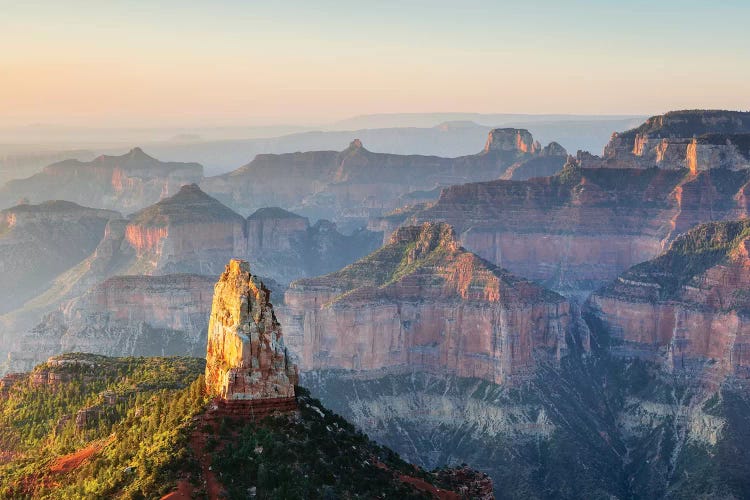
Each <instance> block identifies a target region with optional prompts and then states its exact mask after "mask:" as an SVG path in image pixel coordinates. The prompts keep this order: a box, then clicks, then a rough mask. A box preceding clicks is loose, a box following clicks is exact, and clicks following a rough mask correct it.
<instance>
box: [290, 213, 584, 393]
mask: <svg viewBox="0 0 750 500" xmlns="http://www.w3.org/2000/svg"><path fill="white" fill-rule="evenodd" d="M283 312H284V314H283V318H284V327H285V331H286V332H287V339H288V342H289V345H290V346H291V347H292V348H293V349H294V350H295V351H296V352H297V354H298V355H299V358H300V365H301V366H302V367H303V369H316V368H327V369H332V368H342V369H347V370H367V371H376V370H395V371H399V370H404V369H407V370H410V369H424V370H428V371H429V370H432V371H436V372H445V373H454V374H458V375H460V376H466V377H477V378H482V379H485V380H490V381H493V382H496V383H504V382H506V381H507V380H510V379H513V378H519V379H520V378H523V377H524V375H528V374H529V373H530V372H531V371H532V370H533V369H534V367H535V366H536V362H537V361H538V360H540V359H541V360H545V361H547V362H551V363H553V364H554V363H557V362H558V361H559V359H560V357H561V356H562V353H563V352H564V351H565V349H566V344H565V335H566V333H567V332H569V328H570V324H571V318H570V309H569V305H568V303H567V301H565V299H563V298H562V297H561V296H559V295H557V294H555V293H552V292H549V291H547V290H545V289H543V288H541V287H539V286H537V285H534V284H532V283H531V282H529V281H526V280H523V279H520V278H516V277H515V276H512V275H510V274H509V273H507V272H505V271H503V270H501V269H498V268H496V267H495V266H492V265H491V264H489V263H488V262H486V261H483V260H482V259H480V258H478V257H477V256H475V255H473V254H471V253H469V252H467V251H466V250H464V249H463V248H461V247H460V246H459V245H458V242H457V241H456V239H455V236H454V234H453V230H452V228H451V227H450V226H448V225H446V224H424V225H422V226H414V227H405V228H401V229H399V230H398V231H397V232H396V233H395V234H394V235H393V237H392V238H391V242H390V243H389V244H388V245H386V246H385V247H383V248H381V249H380V250H378V251H376V252H375V253H373V254H371V255H369V256H367V257H366V258H364V259H362V260H360V261H357V262H355V263H354V264H352V265H350V266H348V267H346V268H344V269H342V270H341V271H339V272H336V273H333V274H329V275H326V276H321V277H318V278H311V279H303V280H299V281H296V282H294V283H292V285H291V286H290V288H289V290H287V292H286V295H285V308H284V310H283Z"/></svg>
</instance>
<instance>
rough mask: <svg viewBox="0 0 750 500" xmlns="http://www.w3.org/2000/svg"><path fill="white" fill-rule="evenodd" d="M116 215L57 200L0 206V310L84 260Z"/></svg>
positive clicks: (42, 288)
mask: <svg viewBox="0 0 750 500" xmlns="http://www.w3.org/2000/svg"><path fill="white" fill-rule="evenodd" d="M118 217H120V215H119V214H118V213H116V212H112V211H108V210H97V209H92V208H86V207H82V206H79V205H76V204H75V203H70V202H64V201H55V202H46V203H42V204H39V205H28V204H24V205H18V206H16V207H13V208H9V209H6V210H3V211H0V282H1V283H2V284H3V287H2V288H1V289H0V313H5V312H7V311H10V310H12V309H14V308H15V307H18V306H19V305H20V304H22V303H23V302H24V301H25V300H27V299H29V298H30V297H32V296H33V295H34V294H37V293H40V292H41V291H43V290H44V288H45V287H46V286H48V285H49V283H50V282H51V281H52V280H53V279H54V278H55V277H56V276H57V275H58V274H60V273H62V272H63V271H65V270H66V269H68V268H70V267H71V266H74V265H76V264H78V263H79V262H81V261H82V260H84V259H85V258H86V257H87V256H88V255H89V254H90V253H91V252H92V251H93V250H94V248H95V247H96V245H97V243H98V242H99V240H101V239H102V236H103V234H104V231H105V227H106V225H107V223H108V221H109V220H111V219H114V218H118Z"/></svg>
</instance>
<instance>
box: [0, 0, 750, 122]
mask: <svg viewBox="0 0 750 500" xmlns="http://www.w3.org/2000/svg"><path fill="white" fill-rule="evenodd" d="M749 22H750V1H747V0H722V1H721V2H708V1H705V0H704V1H692V0H679V1H676V0H675V1H672V0H668V1H667V0H664V1H659V0H650V1H645V0H627V1H626V0H618V1H608V0H597V1H593V0H591V1H583V0H581V1H565V0H544V1H527V0H514V1H509V2H505V1H479V0H450V1H441V0H430V1H427V0H425V1H421V0H415V1H391V0H375V1H373V0H368V1H365V2H359V1H355V0H348V1H343V2H339V1H326V0H314V1H313V0H305V1H295V0H283V1H278V2H277V1H273V0H264V1H252V0H244V1H230V0H224V1H220V0H212V1H201V2H193V1H190V0H180V1H170V0H157V1H154V0H150V1H129V2H124V1H114V0H98V1H76V0H65V1H61V0H50V1H34V0H24V1H22V2H19V1H13V2H10V1H7V0H0V125H23V124H27V123H35V122H45V123H55V124H77V125H81V124H86V125H138V126H161V125H179V124H184V125H251V124H260V123H321V122H327V121H332V120H336V119H339V118H344V117H348V116H352V115H356V114H363V113H381V112H423V111H471V112H486V113H490V112H515V113H597V114H599V113H634V114H641V113H642V114H653V113H658V112H662V111H666V110H669V109H677V108H708V107H711V108H732V109H749V108H750V24H748V23H749Z"/></svg>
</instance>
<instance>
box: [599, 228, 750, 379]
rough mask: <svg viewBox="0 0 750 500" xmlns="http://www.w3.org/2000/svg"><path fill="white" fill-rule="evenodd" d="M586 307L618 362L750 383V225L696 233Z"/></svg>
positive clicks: (621, 278) (626, 275) (628, 273)
mask: <svg viewBox="0 0 750 500" xmlns="http://www.w3.org/2000/svg"><path fill="white" fill-rule="evenodd" d="M587 307H588V310H589V313H590V314H592V315H593V316H594V317H595V318H597V320H598V321H599V322H601V324H602V326H603V328H604V330H605V331H606V332H607V333H608V335H609V336H610V337H611V345H612V347H611V349H612V350H613V352H615V353H616V354H617V355H620V356H637V357H643V358H646V359H649V360H653V361H656V362H658V363H659V364H661V365H663V366H665V367H666V368H667V369H668V370H669V371H689V372H698V373H705V375H706V376H707V377H708V378H711V377H714V380H719V381H721V380H723V379H724V378H726V377H727V376H733V377H737V378H744V379H747V378H750V220H748V219H743V220H740V221H735V222H723V223H712V224H706V225H701V226H698V227H696V228H695V229H693V230H691V231H689V232H688V233H686V234H685V235H683V236H680V237H679V238H677V239H676V240H675V241H674V242H673V243H672V245H671V246H670V248H669V250H667V251H666V252H665V253H664V254H662V255H660V256H659V257H657V258H656V259H654V260H651V261H648V262H644V263H642V264H639V265H636V266H634V267H632V268H631V269H629V270H628V271H626V272H625V273H623V274H622V275H621V276H619V277H618V278H617V279H616V280H614V281H613V282H612V283H610V284H609V285H607V286H605V287H604V288H602V289H600V290H598V291H597V292H596V293H594V294H593V295H592V296H591V298H590V299H589V302H588V304H587ZM716 377H718V378H716Z"/></svg>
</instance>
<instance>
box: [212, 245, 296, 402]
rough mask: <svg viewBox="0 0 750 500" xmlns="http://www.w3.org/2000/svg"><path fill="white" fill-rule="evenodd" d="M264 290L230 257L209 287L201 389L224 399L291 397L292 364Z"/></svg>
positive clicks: (245, 266)
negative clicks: (210, 300)
mask: <svg viewBox="0 0 750 500" xmlns="http://www.w3.org/2000/svg"><path fill="white" fill-rule="evenodd" d="M269 297H270V291H269V290H268V289H267V288H266V287H265V286H264V285H263V283H261V282H260V280H258V279H257V278H256V277H255V276H253V275H252V274H250V266H249V264H248V263H247V262H245V261H241V260H236V259H233V260H231V261H230V262H229V264H228V265H227V267H226V270H225V271H224V273H223V274H222V275H221V278H219V281H218V282H217V283H216V287H215V289H214V298H213V304H212V306H211V317H210V319H209V323H208V351H207V353H206V388H207V389H208V391H209V393H210V394H213V395H216V396H219V397H221V398H224V399H230V400H233V399H266V398H289V397H293V396H294V386H295V384H296V383H297V379H298V376H297V367H296V365H294V364H293V363H292V362H291V361H290V359H289V357H288V355H287V350H286V347H285V346H284V340H283V338H282V334H281V326H280V325H279V322H278V321H277V320H276V315H275V314H274V311H273V306H272V305H271V303H270V301H269Z"/></svg>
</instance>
